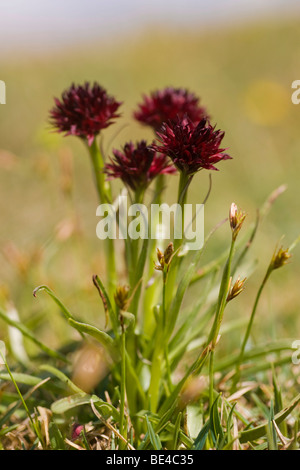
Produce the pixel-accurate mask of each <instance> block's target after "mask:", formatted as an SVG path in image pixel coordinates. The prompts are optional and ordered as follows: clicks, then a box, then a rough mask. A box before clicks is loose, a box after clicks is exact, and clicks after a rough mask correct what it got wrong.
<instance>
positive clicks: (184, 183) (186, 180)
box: [166, 172, 192, 309]
mask: <svg viewBox="0 0 300 470" xmlns="http://www.w3.org/2000/svg"><path fill="white" fill-rule="evenodd" d="M191 181H192V176H189V175H186V174H185V173H183V172H181V173H180V180H179V185H178V197H177V204H179V205H180V207H181V235H182V237H181V238H174V250H175V251H177V250H178V249H179V248H180V246H181V244H182V242H183V239H184V204H185V203H186V200H187V192H188V187H189V184H190V183H191ZM177 223H178V221H177ZM179 261H180V260H179V258H178V256H174V259H173V261H172V269H171V270H170V273H169V276H168V283H167V291H166V292H167V293H166V305H167V309H168V308H169V307H170V305H171V302H172V299H173V296H174V289H175V284H176V278H177V273H178V268H179Z"/></svg>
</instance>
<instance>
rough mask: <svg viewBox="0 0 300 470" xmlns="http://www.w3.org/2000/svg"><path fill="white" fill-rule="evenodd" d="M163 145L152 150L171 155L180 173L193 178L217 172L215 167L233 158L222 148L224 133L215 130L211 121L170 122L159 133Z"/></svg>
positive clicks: (155, 146) (187, 120) (186, 120)
mask: <svg viewBox="0 0 300 470" xmlns="http://www.w3.org/2000/svg"><path fill="white" fill-rule="evenodd" d="M158 137H159V142H160V143H161V145H154V146H153V149H154V150H155V151H157V152H161V153H162V154H164V155H168V156H169V157H170V158H171V160H172V161H173V163H174V165H175V166H176V168H178V170H180V171H182V172H184V173H186V174H187V175H193V174H194V173H196V172H197V171H199V170H201V169H202V168H205V169H207V170H217V168H216V167H215V164H216V163H218V162H219V161H221V160H228V159H229V158H231V157H230V156H229V155H227V153H225V150H226V149H224V148H220V145H221V142H222V139H223V137H224V132H221V131H220V130H217V131H216V130H215V127H212V126H211V124H210V122H209V121H208V119H202V120H201V121H200V122H199V124H197V125H195V124H193V122H191V121H190V120H189V119H188V118H186V119H185V120H183V121H182V120H180V119H178V120H177V122H174V121H169V122H168V123H165V124H163V125H162V128H161V131H160V132H159V133H158Z"/></svg>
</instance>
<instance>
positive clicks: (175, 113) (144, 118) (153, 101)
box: [134, 87, 207, 131]
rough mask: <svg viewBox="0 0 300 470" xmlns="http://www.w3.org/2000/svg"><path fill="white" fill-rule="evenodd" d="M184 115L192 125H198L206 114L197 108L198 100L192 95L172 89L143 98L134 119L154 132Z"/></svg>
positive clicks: (183, 90) (185, 91) (181, 89)
mask: <svg viewBox="0 0 300 470" xmlns="http://www.w3.org/2000/svg"><path fill="white" fill-rule="evenodd" d="M186 115H187V116H188V117H189V119H190V120H191V121H192V122H193V123H194V124H198V122H199V121H201V119H203V118H204V117H206V116H207V113H206V110H205V109H204V108H203V107H201V106H199V98H197V97H196V96H195V95H194V94H193V93H190V92H189V91H188V90H186V89H183V88H172V87H168V88H165V89H164V90H158V91H154V92H153V93H151V95H150V96H144V101H143V103H141V104H140V105H139V109H138V111H136V112H135V113H134V117H135V119H137V120H138V121H140V122H141V123H143V124H146V125H148V126H151V127H152V128H153V129H154V130H155V131H157V130H159V129H160V127H161V125H162V124H163V123H164V122H167V121H173V120H176V119H177V118H180V119H183V118H184V117H185V116H186Z"/></svg>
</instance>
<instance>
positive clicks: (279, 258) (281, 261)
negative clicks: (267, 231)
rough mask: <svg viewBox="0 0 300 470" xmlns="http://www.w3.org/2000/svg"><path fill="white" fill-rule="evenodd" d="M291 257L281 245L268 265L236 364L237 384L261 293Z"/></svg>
mask: <svg viewBox="0 0 300 470" xmlns="http://www.w3.org/2000/svg"><path fill="white" fill-rule="evenodd" d="M290 257H291V255H290V253H289V250H284V249H283V248H282V247H280V248H279V249H278V250H277V249H276V250H275V252H274V254H273V256H272V259H271V262H270V264H269V266H268V269H267V272H266V274H265V277H264V278H263V281H262V283H261V285H260V287H259V290H258V292H257V295H256V298H255V302H254V305H253V308H252V312H251V316H250V319H249V323H248V325H247V329H246V333H245V336H244V339H243V342H242V346H241V351H240V355H239V358H238V361H237V364H236V377H235V384H236V383H237V382H238V380H239V376H240V367H241V364H242V362H243V358H244V354H245V349H246V346H247V343H248V340H249V337H250V333H251V330H252V326H253V322H254V318H255V314H256V311H257V306H258V302H259V299H260V297H261V294H262V292H263V290H264V287H265V285H266V284H267V281H268V279H269V277H270V275H271V273H272V272H273V271H274V270H275V269H279V268H281V267H282V266H284V265H285V264H287V262H288V260H289V258H290Z"/></svg>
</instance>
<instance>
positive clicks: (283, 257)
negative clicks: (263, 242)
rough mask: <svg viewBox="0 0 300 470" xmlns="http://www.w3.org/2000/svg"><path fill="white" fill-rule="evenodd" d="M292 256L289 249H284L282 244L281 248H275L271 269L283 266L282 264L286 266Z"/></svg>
mask: <svg viewBox="0 0 300 470" xmlns="http://www.w3.org/2000/svg"><path fill="white" fill-rule="evenodd" d="M291 256H292V255H290V253H289V250H288V249H286V250H284V249H283V248H282V246H281V247H280V248H279V250H275V252H274V254H273V257H272V259H271V263H270V266H269V270H270V271H273V269H278V268H281V266H284V265H285V264H287V262H288V259H289V258H290V257H291Z"/></svg>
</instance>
